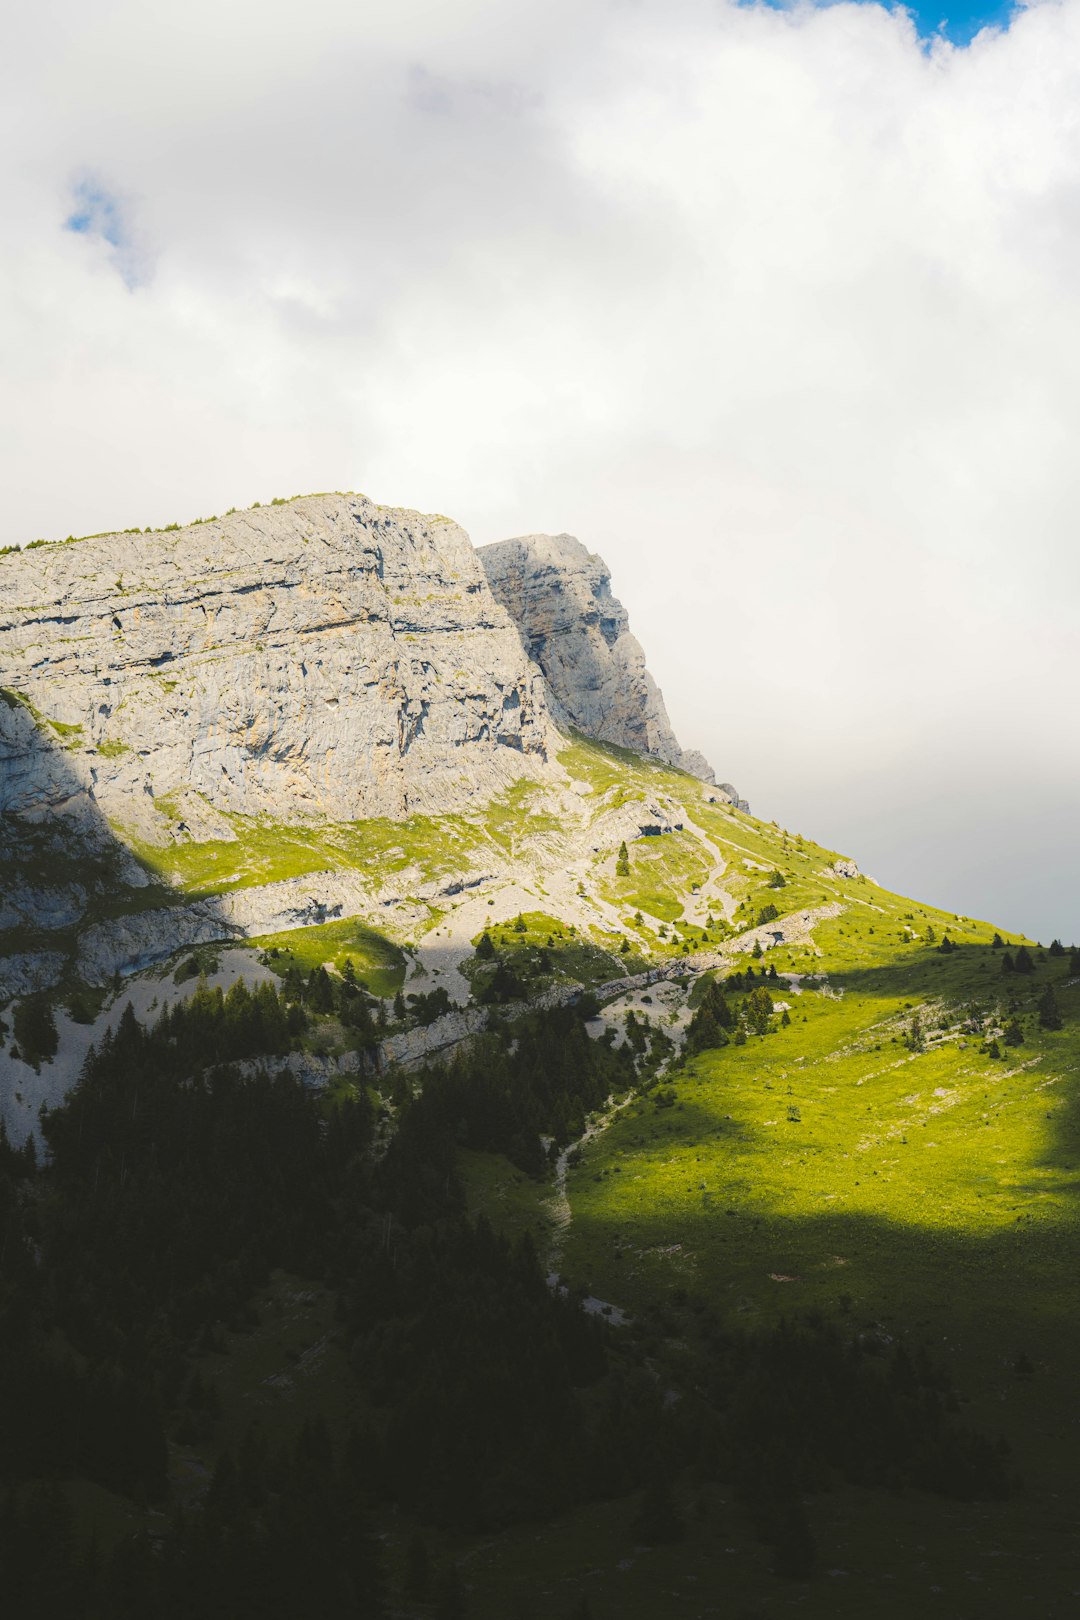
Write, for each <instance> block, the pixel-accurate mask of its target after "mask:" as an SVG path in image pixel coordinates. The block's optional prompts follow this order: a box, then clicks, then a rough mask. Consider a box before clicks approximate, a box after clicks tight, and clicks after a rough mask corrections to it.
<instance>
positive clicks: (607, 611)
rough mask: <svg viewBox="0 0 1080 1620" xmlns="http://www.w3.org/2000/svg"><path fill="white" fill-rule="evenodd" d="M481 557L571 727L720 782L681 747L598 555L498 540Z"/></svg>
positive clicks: (566, 545)
mask: <svg viewBox="0 0 1080 1620" xmlns="http://www.w3.org/2000/svg"><path fill="white" fill-rule="evenodd" d="M478 555H479V557H480V561H481V562H482V563H483V566H484V571H485V573H486V574H487V577H488V582H489V583H490V585H491V589H492V591H493V592H494V594H495V597H496V599H497V600H498V601H499V602H501V603H502V605H503V607H505V608H506V610H507V612H508V613H509V615H510V617H511V618H512V619H513V620H514V623H515V624H516V625H517V626H518V629H519V630H520V631H521V638H522V641H523V642H524V645H525V650H526V652H527V653H528V655H529V657H530V658H531V659H532V660H533V661H534V663H536V664H538V665H539V667H540V668H541V669H542V670H543V672H544V676H545V678H546V680H547V683H548V687H549V689H550V691H551V694H552V696H553V698H554V699H555V701H556V704H557V706H558V708H559V710H560V711H561V715H562V716H563V717H565V719H566V720H568V721H569V722H570V724H571V725H574V726H577V727H578V729H579V730H581V731H584V732H586V733H587V735H588V736H590V737H598V738H599V739H600V740H601V742H609V743H615V744H617V745H618V746H619V747H621V748H632V749H634V750H635V751H636V752H637V753H639V754H648V755H650V756H651V757H652V758H654V759H659V760H663V762H664V763H665V764H667V765H677V766H678V767H679V768H680V769H681V770H684V771H689V772H690V774H691V775H692V776H698V777H700V778H701V779H702V780H703V781H705V782H713V781H715V777H714V775H713V771H712V767H711V766H710V764H709V762H708V760H706V759H705V757H704V755H702V754H700V753H698V752H697V750H696V749H695V750H690V751H687V750H684V749H683V748H681V747H680V745H679V743H678V741H677V739H676V737H675V733H674V731H673V730H672V728H671V721H670V720H669V719H668V714H667V709H666V708H665V707H664V699H663V696H662V695H661V692H660V688H659V687H658V686H657V684H656V682H655V681H654V680H653V678H652V676H651V675H650V674H649V671H648V670H647V669H646V667H645V654H644V653H643V652H642V650H641V644H640V642H639V641H638V640H637V638H636V637H635V636H633V635H632V634H631V633H630V624H629V619H628V618H627V614H626V609H625V608H624V607H623V605H622V603H621V602H620V601H619V600H618V598H617V597H615V596H613V595H612V591H611V575H610V573H609V572H608V569H607V566H606V564H605V563H604V562H603V560H602V559H601V558H600V557H597V556H596V555H594V553H592V552H589V551H586V549H585V547H584V546H583V545H582V544H581V542H580V540H575V539H574V537H573V535H570V534H528V535H523V536H522V537H521V538H520V539H517V540H500V541H498V542H497V543H496V544H494V545H490V546H482V547H481V548H480V550H479V552H478ZM732 796H734V795H732Z"/></svg>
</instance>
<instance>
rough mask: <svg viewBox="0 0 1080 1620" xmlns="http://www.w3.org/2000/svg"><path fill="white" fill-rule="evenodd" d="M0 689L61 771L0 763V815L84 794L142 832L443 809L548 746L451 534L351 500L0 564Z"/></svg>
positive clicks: (431, 521) (516, 770)
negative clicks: (29, 711) (17, 702)
mask: <svg viewBox="0 0 1080 1620" xmlns="http://www.w3.org/2000/svg"><path fill="white" fill-rule="evenodd" d="M0 687H6V688H9V689H13V690H14V691H15V692H17V693H18V694H19V695H20V696H21V697H23V698H25V699H26V700H28V702H29V703H30V704H32V705H33V708H34V709H35V711H37V713H38V714H39V715H40V716H42V717H43V720H44V722H45V724H46V725H48V726H50V727H51V728H52V729H53V731H54V732H55V734H56V737H57V739H58V741H59V742H60V743H61V744H62V749H63V767H64V768H63V770H62V771H61V772H60V773H59V774H57V773H56V772H53V773H52V774H51V775H49V774H46V775H45V776H41V775H40V773H39V774H38V775H36V776H33V777H32V779H31V780H24V777H25V771H24V770H23V769H22V768H21V766H20V764H19V762H18V761H17V760H12V759H11V758H10V757H8V758H7V759H4V760H0V803H2V802H3V801H4V800H6V799H11V798H12V797H13V796H14V797H16V798H18V799H19V800H20V801H21V802H22V806H23V813H26V812H27V810H28V809H29V808H30V807H31V806H32V805H33V804H34V803H35V802H41V803H44V802H46V801H47V802H48V803H49V804H50V806H51V807H53V808H55V806H56V802H57V801H58V800H59V799H61V798H62V797H63V794H64V792H65V791H66V793H67V795H68V796H69V797H74V798H78V797H79V796H80V795H81V796H83V797H84V798H85V796H86V795H88V794H89V795H90V796H92V798H93V800H94V802H95V804H96V805H97V806H98V807H99V808H100V809H101V810H102V811H104V813H105V814H106V815H107V816H109V817H111V818H112V819H113V820H115V821H117V822H120V823H122V824H124V825H125V826H127V827H128V828H130V829H132V830H134V831H137V832H138V833H140V834H141V836H143V837H144V838H148V839H151V840H156V841H161V840H164V839H166V838H168V837H169V836H176V835H179V836H181V837H182V836H188V835H193V834H194V835H196V836H199V837H205V836H207V834H208V832H210V831H212V833H213V835H214V836H221V828H220V825H219V823H220V822H221V821H222V819H223V818H224V817H225V816H227V815H228V814H230V813H234V814H236V813H238V814H242V815H248V816H254V815H264V816H271V817H273V818H275V819H278V820H282V821H289V822H297V821H302V820H305V819H318V820H324V821H354V820H360V819H363V818H366V817H373V816H392V817H401V816H405V815H408V814H410V813H412V812H415V811H435V812H438V811H443V810H446V809H449V808H452V807H454V806H457V805H461V804H464V803H466V802H468V801H470V800H475V799H476V798H477V797H478V796H480V797H490V796H491V795H492V794H495V793H498V792H500V791H502V790H503V789H504V788H505V787H507V786H508V785H509V784H510V783H511V782H512V781H514V780H516V779H518V778H520V777H522V776H529V775H538V774H541V773H542V771H543V768H544V765H545V762H546V760H547V758H548V756H549V753H550V752H551V750H552V748H553V746H554V745H556V744H557V736H556V735H555V733H554V730H553V725H552V717H551V714H550V710H549V706H548V703H547V700H546V695H545V691H544V684H543V679H542V677H541V675H540V672H539V671H538V670H537V669H536V668H535V667H534V666H532V665H531V664H530V663H529V661H528V659H527V658H526V657H525V654H524V652H523V650H522V646H521V641H520V638H519V636H518V635H517V633H516V631H515V629H514V627H513V626H512V625H511V624H510V622H509V619H508V618H507V615H506V612H505V610H504V609H503V608H502V607H501V606H500V605H499V604H498V603H497V602H496V601H495V599H494V597H493V596H492V593H491V591H490V589H489V588H488V584H487V580H486V578H485V575H484V572H483V570H482V569H481V567H480V565H479V563H478V561H477V556H476V553H475V551H474V550H473V547H472V545H471V544H470V542H469V540H468V537H467V536H466V535H465V534H464V532H463V531H462V530H461V529H460V528H458V526H457V525H456V524H455V523H451V522H449V521H448V520H446V519H443V518H428V517H424V516H422V515H421V514H420V513H417V512H408V511H396V510H388V509H384V508H382V507H379V506H376V505H375V504H374V503H373V502H371V501H369V500H367V499H366V498H365V497H363V496H355V495H348V496H346V495H335V496H318V497H316V496H311V497H308V498H305V499H302V500H297V501H293V502H290V503H287V504H283V505H280V506H270V507H261V508H258V509H255V510H252V511H247V512H238V513H234V514H232V515H230V516H228V517H225V518H221V519H217V520H214V521H208V522H206V523H203V524H198V525H193V526H191V527H189V528H186V529H179V530H176V531H171V532H168V531H167V532H160V533H155V534H116V535H105V536H101V537H98V538H92V539H87V540H81V541H78V542H75V543H71V544H67V545H49V546H42V547H34V548H31V549H28V550H25V551H22V552H18V553H15V554H13V555H9V556H6V557H2V558H0ZM37 763H38V765H39V766H40V763H41V762H40V760H38V762H37Z"/></svg>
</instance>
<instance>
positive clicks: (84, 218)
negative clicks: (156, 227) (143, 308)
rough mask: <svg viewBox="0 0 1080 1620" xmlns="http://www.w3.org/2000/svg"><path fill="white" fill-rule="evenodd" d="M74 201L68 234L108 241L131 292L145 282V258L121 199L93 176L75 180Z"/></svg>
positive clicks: (115, 261) (118, 268)
mask: <svg viewBox="0 0 1080 1620" xmlns="http://www.w3.org/2000/svg"><path fill="white" fill-rule="evenodd" d="M71 200H72V208H71V212H70V213H69V214H68V216H67V218H66V219H65V220H64V229H65V231H74V232H75V234H76V235H77V236H86V237H90V238H95V237H96V238H97V239H98V240H99V241H102V242H105V243H106V244H107V245H108V246H109V247H110V248H111V249H112V253H111V255H110V257H111V259H112V262H113V264H114V266H115V267H116V269H117V271H118V272H119V274H120V276H121V279H122V280H123V282H124V285H125V286H126V287H127V288H128V289H129V290H131V289H134V288H135V287H138V286H140V285H141V284H142V283H143V282H144V281H146V279H147V276H146V273H145V271H146V266H145V263H144V260H143V256H142V254H141V253H140V252H139V251H138V248H137V245H136V242H135V239H134V235H133V233H132V230H131V226H130V223H129V221H128V219H127V216H126V213H125V210H124V207H123V205H122V203H121V201H120V199H119V197H117V196H116V194H115V193H114V192H111V191H110V190H109V189H108V187H107V186H104V185H102V184H101V182H100V181H99V180H97V179H94V178H92V177H91V178H87V179H83V180H79V181H76V183H75V184H74V185H73V186H72V188H71Z"/></svg>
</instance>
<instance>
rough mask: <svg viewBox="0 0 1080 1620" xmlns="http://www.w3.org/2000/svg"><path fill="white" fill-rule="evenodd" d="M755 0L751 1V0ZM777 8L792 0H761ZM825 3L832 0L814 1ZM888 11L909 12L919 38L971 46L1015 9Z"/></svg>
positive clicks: (949, 3) (992, 3)
mask: <svg viewBox="0 0 1080 1620" xmlns="http://www.w3.org/2000/svg"><path fill="white" fill-rule="evenodd" d="M751 3H754V0H751ZM762 3H763V4H765V5H767V6H771V7H772V8H773V9H774V10H776V11H787V10H788V9H789V8H790V6H791V4H792V0H762ZM817 3H818V4H820V5H828V4H830V3H831V0H817ZM856 4H865V5H879V4H881V5H884V4H886V0H856ZM887 9H888V10H890V11H895V10H900V9H902V10H904V11H908V12H910V13H911V16H912V18H913V20H914V23H915V27H916V28H917V29H918V31H919V36H920V38H921V39H925V40H932V39H947V40H950V41H951V42H952V44H954V45H970V44H971V41H972V40H973V39H974V38H975V35H976V34H977V33H979V32H980V30H982V29H983V28H1008V26H1009V24H1010V23H1011V22H1012V20H1013V18H1014V17H1015V16H1016V14H1017V12H1018V11H1021V10H1022V9H1023V7H1022V6H1020V5H1017V4H1016V3H1015V0H922V3H920V4H917V5H916V4H905V5H903V6H902V7H901V6H899V5H897V4H888V5H887Z"/></svg>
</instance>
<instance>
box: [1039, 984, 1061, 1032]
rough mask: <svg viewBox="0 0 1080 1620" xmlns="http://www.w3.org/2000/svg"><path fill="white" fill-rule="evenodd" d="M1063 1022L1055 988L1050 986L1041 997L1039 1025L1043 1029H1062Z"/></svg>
mask: <svg viewBox="0 0 1080 1620" xmlns="http://www.w3.org/2000/svg"><path fill="white" fill-rule="evenodd" d="M1063 1022H1064V1020H1063V1019H1062V1016H1061V1008H1060V1007H1059V1006H1058V1002H1057V997H1056V996H1055V994H1054V987H1053V985H1052V984H1048V985H1047V987H1046V989H1045V990H1044V991H1043V993H1042V995H1041V996H1040V997H1039V1023H1040V1024H1041V1026H1042V1028H1043V1029H1060V1028H1061V1026H1062V1024H1063Z"/></svg>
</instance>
